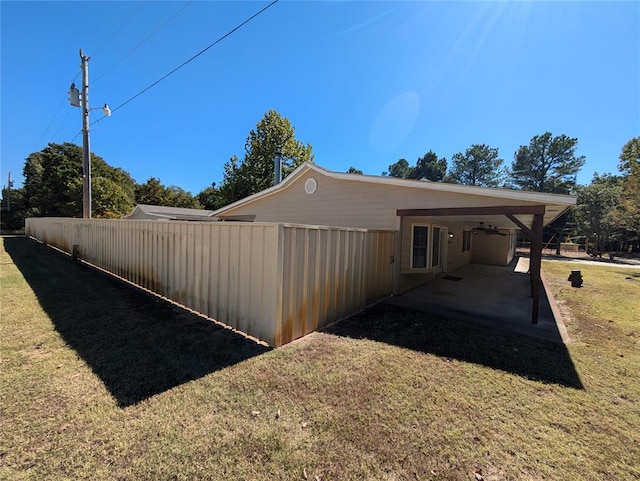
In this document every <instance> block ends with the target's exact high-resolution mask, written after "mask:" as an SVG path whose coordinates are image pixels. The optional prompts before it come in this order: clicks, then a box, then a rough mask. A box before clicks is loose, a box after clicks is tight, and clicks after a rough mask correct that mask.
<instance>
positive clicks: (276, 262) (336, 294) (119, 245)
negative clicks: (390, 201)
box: [26, 218, 394, 346]
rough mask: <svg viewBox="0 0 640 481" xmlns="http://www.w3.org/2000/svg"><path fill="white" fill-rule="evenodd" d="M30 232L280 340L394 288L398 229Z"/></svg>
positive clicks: (258, 226)
mask: <svg viewBox="0 0 640 481" xmlns="http://www.w3.org/2000/svg"><path fill="white" fill-rule="evenodd" d="M26 233H27V235H30V236H32V237H34V238H36V239H39V240H41V241H43V242H46V243H48V244H50V245H53V246H55V247H57V248H59V249H62V250H64V251H66V252H68V253H71V252H72V248H73V245H74V244H77V245H79V247H80V254H81V257H82V259H83V260H85V261H87V262H90V263H91V264H94V265H96V266H98V267H101V268H103V269H105V270H107V271H109V272H112V273H114V274H116V275H118V276H121V277H123V278H125V279H127V280H129V281H131V282H132V283H134V284H137V285H139V286H141V287H144V288H146V289H148V290H150V291H153V292H155V293H157V294H160V295H162V296H165V297H167V298H169V299H171V300H173V301H175V302H178V303H180V304H183V305H185V306H186V307H189V308H190V309H193V310H195V311H198V312H201V313H203V314H205V315H207V316H209V317H211V318H214V319H216V320H218V321H220V322H223V323H225V324H227V325H229V326H232V327H234V328H236V329H238V330H240V331H242V332H245V333H247V334H249V335H251V336H254V337H257V338H259V339H262V340H264V341H266V342H268V343H269V344H272V345H276V346H279V345H282V344H284V343H287V342H290V341H292V340H294V339H296V338H298V337H301V336H303V335H305V334H307V333H309V332H311V331H313V330H315V329H317V328H318V327H320V326H323V325H326V324H328V323H330V322H333V321H335V320H338V319H340V318H342V317H345V316H347V315H349V314H353V313H355V312H357V311H359V310H361V309H362V308H363V307H364V306H365V305H366V304H367V303H369V302H371V301H373V300H376V299H379V298H382V297H386V296H389V295H390V294H391V291H392V275H391V268H392V266H391V256H392V255H393V252H394V233H393V232H375V231H367V230H364V229H339V228H324V227H315V226H300V225H285V224H264V223H211V224H207V223H189V222H148V221H132V220H89V219H60V218H40V219H27V222H26Z"/></svg>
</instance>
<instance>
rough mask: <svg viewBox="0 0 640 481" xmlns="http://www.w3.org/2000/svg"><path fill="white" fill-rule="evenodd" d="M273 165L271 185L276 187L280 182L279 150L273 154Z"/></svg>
mask: <svg viewBox="0 0 640 481" xmlns="http://www.w3.org/2000/svg"><path fill="white" fill-rule="evenodd" d="M273 164H274V169H273V170H274V179H273V185H278V184H279V183H280V182H282V152H280V151H279V150H278V151H277V152H276V153H275V155H274V157H273Z"/></svg>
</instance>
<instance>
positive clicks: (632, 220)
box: [618, 137, 640, 235]
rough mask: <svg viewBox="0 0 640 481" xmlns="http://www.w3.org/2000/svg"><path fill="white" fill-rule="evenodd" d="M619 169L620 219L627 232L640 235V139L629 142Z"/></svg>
mask: <svg viewBox="0 0 640 481" xmlns="http://www.w3.org/2000/svg"><path fill="white" fill-rule="evenodd" d="M618 168H619V169H620V170H621V171H622V172H623V186H622V197H621V199H620V206H619V219H620V221H621V223H622V224H623V225H624V226H625V227H626V229H627V230H629V231H631V232H633V233H635V234H636V235H638V233H640V137H634V138H632V139H631V140H629V142H627V143H626V144H625V145H624V147H623V148H622V152H621V153H620V164H619V165H618Z"/></svg>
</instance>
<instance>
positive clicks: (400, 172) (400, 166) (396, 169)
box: [382, 159, 412, 179]
mask: <svg viewBox="0 0 640 481" xmlns="http://www.w3.org/2000/svg"><path fill="white" fill-rule="evenodd" d="M411 169H412V168H411V167H410V166H409V162H407V160H406V159H400V160H398V161H397V162H396V163H395V164H391V165H390V166H389V171H388V172H383V173H382V175H390V176H391V177H397V178H399V179H408V178H409V174H411Z"/></svg>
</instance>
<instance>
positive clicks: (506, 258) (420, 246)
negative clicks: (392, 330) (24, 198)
mask: <svg viewBox="0 0 640 481" xmlns="http://www.w3.org/2000/svg"><path fill="white" fill-rule="evenodd" d="M575 203H576V198H575V197H573V196H569V195H558V194H548V193H539V192H527V191H521V190H510V189H496V188H486V187H476V186H467V185H458V184H446V183H441V182H430V181H424V180H408V179H398V178H394V177H386V176H369V175H359V174H346V173H338V172H331V171H329V170H326V169H323V168H321V167H319V166H317V165H315V164H312V163H303V164H302V165H300V166H299V167H298V168H297V169H296V170H295V171H294V172H292V173H291V174H290V175H289V176H288V177H286V178H285V179H284V180H283V181H282V182H281V183H279V184H277V185H274V186H273V187H271V188H268V189H266V190H263V191H261V192H258V193H257V194H254V195H252V196H249V197H246V198H244V199H242V200H239V201H237V202H235V203H233V204H230V205H228V206H226V207H223V208H221V209H218V210H216V211H214V212H213V213H212V214H211V217H213V218H215V219H216V220H219V221H256V222H287V223H296V224H312V225H325V226H336V227H352V228H354V227H355V228H366V229H374V230H390V231H394V232H395V233H396V242H395V255H394V256H393V259H391V260H390V262H393V263H394V266H393V277H394V279H393V291H394V294H399V293H402V292H405V291H407V290H409V289H411V288H413V287H416V286H418V285H420V284H423V283H425V282H427V281H429V280H431V279H433V278H434V276H435V275H437V274H439V273H441V272H450V271H453V270H456V269H458V268H460V267H463V266H465V265H467V264H470V263H482V264H498V265H506V264H508V263H509V262H510V261H511V260H512V259H513V257H514V255H515V247H516V236H517V231H518V230H522V231H523V232H525V234H527V236H528V237H529V238H530V240H531V244H532V255H531V275H532V285H533V288H532V296H533V297H534V308H533V309H534V311H536V310H537V308H536V307H535V305H536V301H537V296H538V294H536V290H539V284H540V274H539V272H540V262H541V250H542V228H543V226H544V225H547V224H549V223H550V222H552V221H553V220H554V219H556V218H557V217H558V216H560V215H561V214H562V213H563V212H565V211H566V210H567V209H569V208H570V207H571V206H573V205H575ZM536 319H537V313H536V312H534V314H533V320H534V322H535V320H536Z"/></svg>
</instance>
